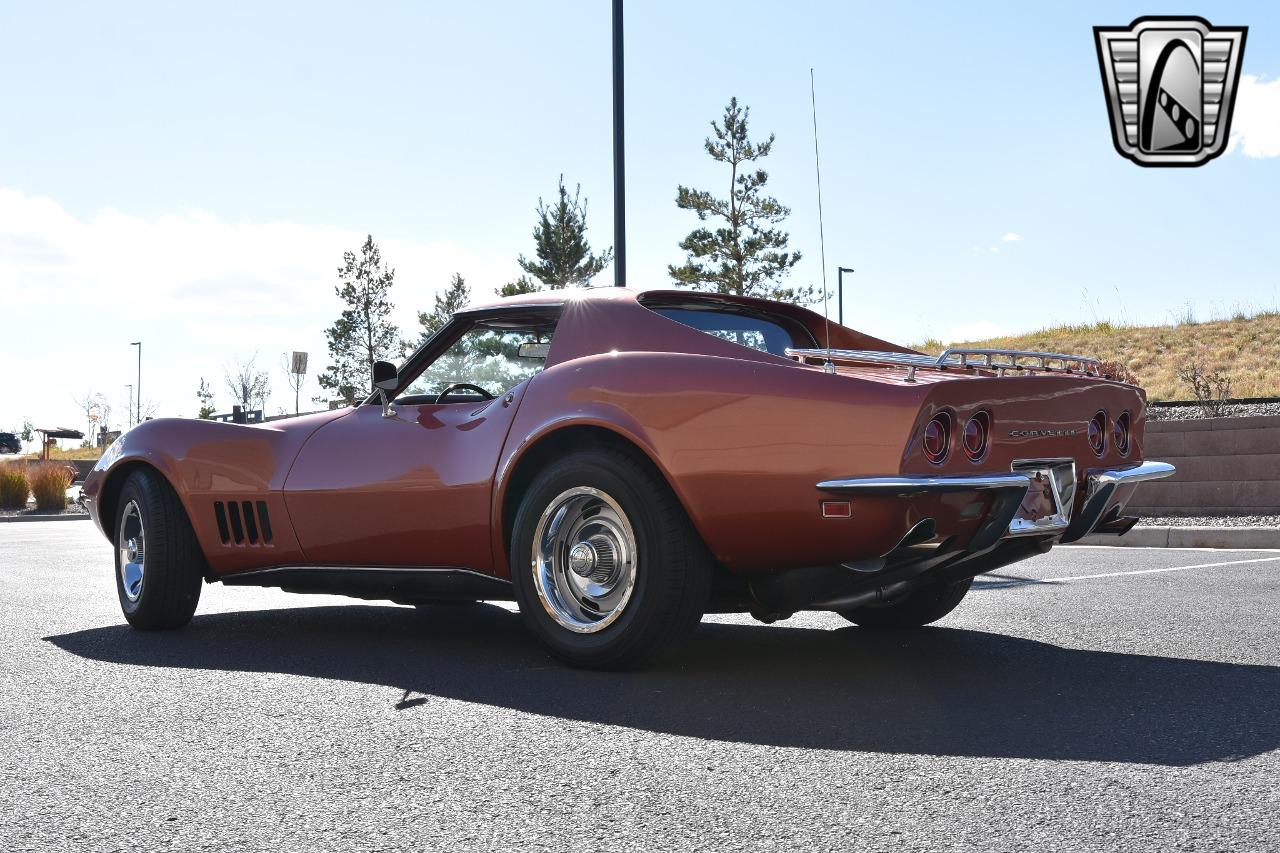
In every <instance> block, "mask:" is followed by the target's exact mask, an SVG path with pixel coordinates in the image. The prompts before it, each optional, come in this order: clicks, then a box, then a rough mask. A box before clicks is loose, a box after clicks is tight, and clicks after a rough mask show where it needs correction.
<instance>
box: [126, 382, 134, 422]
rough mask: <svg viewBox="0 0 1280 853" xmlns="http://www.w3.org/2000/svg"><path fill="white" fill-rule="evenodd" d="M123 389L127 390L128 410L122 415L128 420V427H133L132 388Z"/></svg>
mask: <svg viewBox="0 0 1280 853" xmlns="http://www.w3.org/2000/svg"><path fill="white" fill-rule="evenodd" d="M124 387H126V388H128V389H129V408H127V409H125V410H124V413H125V414H126V415H127V416H128V418H129V426H130V427H132V426H133V386H132V385H126V386H124Z"/></svg>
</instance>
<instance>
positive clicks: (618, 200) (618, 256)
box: [613, 0, 627, 287]
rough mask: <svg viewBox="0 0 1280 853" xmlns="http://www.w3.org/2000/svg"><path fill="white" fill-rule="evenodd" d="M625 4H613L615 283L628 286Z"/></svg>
mask: <svg viewBox="0 0 1280 853" xmlns="http://www.w3.org/2000/svg"><path fill="white" fill-rule="evenodd" d="M622 116H623V109H622V0H613V283H614V286H616V287H626V286H627V209H626V208H627V203H626V202H627V191H626V176H625V169H624V158H623V153H622V152H623V148H622V139H623V134H622V125H623V121H622Z"/></svg>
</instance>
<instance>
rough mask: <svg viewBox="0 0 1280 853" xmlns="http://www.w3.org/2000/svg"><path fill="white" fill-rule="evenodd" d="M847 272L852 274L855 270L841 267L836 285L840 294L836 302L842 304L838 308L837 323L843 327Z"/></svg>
mask: <svg viewBox="0 0 1280 853" xmlns="http://www.w3.org/2000/svg"><path fill="white" fill-rule="evenodd" d="M847 272H849V273H851V272H853V270H851V269H849V268H848V267H840V271H839V272H838V273H837V274H836V280H837V282H838V283H837V284H836V293H837V294H838V295H837V296H836V300H837V301H838V302H839V303H840V304H839V305H837V306H836V317H837V319H836V322H837V323H839V324H840V325H841V326H843V325H844V274H845V273H847Z"/></svg>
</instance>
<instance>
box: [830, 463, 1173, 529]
mask: <svg viewBox="0 0 1280 853" xmlns="http://www.w3.org/2000/svg"><path fill="white" fill-rule="evenodd" d="M1174 470H1175V469H1174V467H1173V466H1172V465H1170V464H1169V463H1167V462H1143V463H1141V464H1139V465H1135V466H1134V467H1132V468H1114V469H1103V470H1093V471H1090V472H1089V473H1088V474H1087V475H1086V477H1085V487H1086V492H1085V501H1084V505H1083V506H1082V507H1081V509H1080V512H1079V513H1078V514H1076V515H1075V517H1074V518H1072V519H1071V522H1070V524H1069V525H1067V527H1066V530H1065V531H1064V532H1063V534H1062V539H1061V541H1062V542H1074V541H1076V540H1077V539H1080V538H1081V537H1083V536H1085V535H1087V534H1088V533H1089V532H1091V531H1092V530H1093V529H1094V527H1095V526H1097V524H1098V522H1099V520H1101V519H1102V517H1103V514H1104V512H1106V510H1107V509H1109V508H1110V507H1111V506H1112V501H1113V498H1114V497H1115V494H1116V490H1117V489H1118V488H1120V487H1122V486H1130V485H1133V484H1136V483H1142V482H1145V481H1147V480H1158V479H1161V478H1163V477H1168V476H1169V475H1171V474H1173V473H1174ZM1031 482H1032V475H1030V474H1025V473H1020V472H1011V473H1008V474H977V475H965V476H938V477H910V476H895V477H854V478H849V479H838V480H823V481H822V482H820V483H818V484H817V486H818V489H819V490H821V491H824V492H836V493H839V494H846V495H853V496H858V495H863V496H867V497H875V496H879V497H903V498H909V497H914V496H917V495H936V494H953V493H956V492H996V493H997V496H998V500H997V501H996V502H995V504H994V505H993V507H992V512H991V513H990V514H989V516H992V515H993V516H995V518H994V519H990V520H993V521H996V522H997V523H998V524H999V534H1000V535H1004V534H1006V533H1007V532H1008V529H1009V524H1010V522H1011V521H1012V519H1013V515H1014V513H1016V511H1017V506H1018V503H1019V502H1020V501H1021V500H1022V496H1023V495H1024V494H1025V493H1026V491H1027V489H1028V488H1029V487H1030V485H1031ZM984 527H985V525H984ZM982 532H983V533H986V534H988V535H986V536H979V537H976V538H981V539H987V538H989V533H990V531H989V530H984V531H982Z"/></svg>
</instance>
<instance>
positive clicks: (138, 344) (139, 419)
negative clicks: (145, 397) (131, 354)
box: [129, 341, 142, 424]
mask: <svg viewBox="0 0 1280 853" xmlns="http://www.w3.org/2000/svg"><path fill="white" fill-rule="evenodd" d="M129 346H131V347H137V348H138V385H137V388H138V411H137V417H136V418H134V421H133V422H134V424H140V423H142V341H134V342H133V343H131V344H129Z"/></svg>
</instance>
